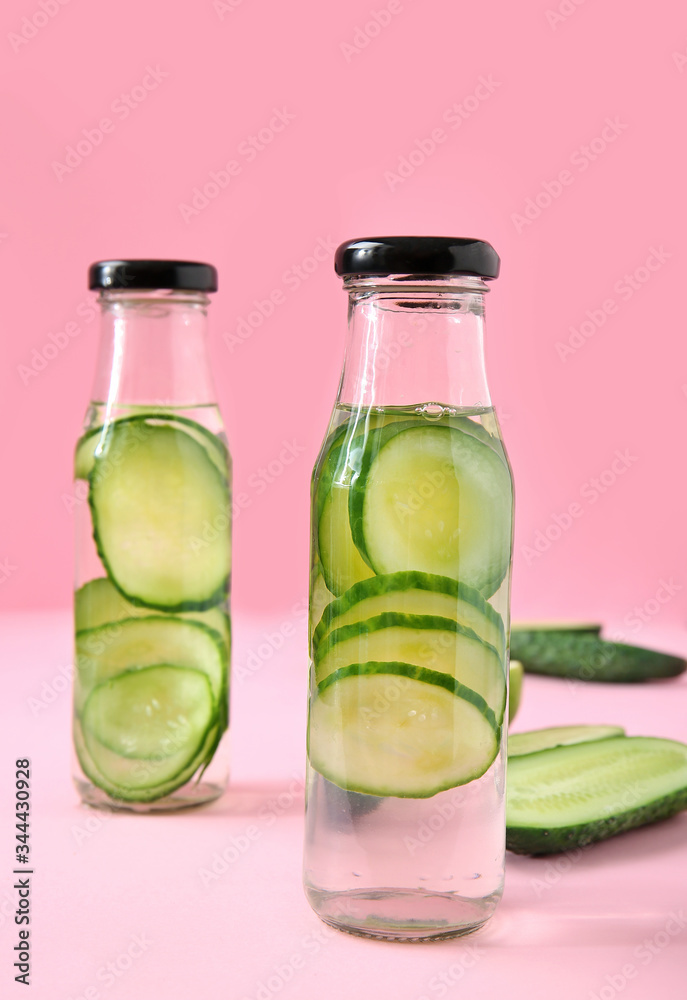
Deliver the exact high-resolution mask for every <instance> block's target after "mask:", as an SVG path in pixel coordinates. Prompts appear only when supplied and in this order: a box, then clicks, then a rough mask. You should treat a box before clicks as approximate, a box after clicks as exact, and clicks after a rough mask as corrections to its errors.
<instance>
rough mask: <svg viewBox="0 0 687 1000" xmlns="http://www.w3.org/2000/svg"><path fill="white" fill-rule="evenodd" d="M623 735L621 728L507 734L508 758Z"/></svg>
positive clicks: (554, 728)
mask: <svg viewBox="0 0 687 1000" xmlns="http://www.w3.org/2000/svg"><path fill="white" fill-rule="evenodd" d="M511 666H512V663H511ZM624 735H625V730H624V729H623V727H622V726H552V727H551V728H549V729H530V730H528V731H527V732H525V733H509V734H508V757H509V758H510V757H522V755H523V754H526V753H538V752H539V751H540V750H551V749H552V748H553V747H564V746H569V745H570V744H572V743H592V742H595V741H596V740H608V739H611V738H612V737H614V736H624Z"/></svg>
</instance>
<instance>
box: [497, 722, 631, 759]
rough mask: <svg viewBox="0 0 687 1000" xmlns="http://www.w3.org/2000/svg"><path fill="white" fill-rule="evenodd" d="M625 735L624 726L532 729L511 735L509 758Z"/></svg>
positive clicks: (509, 739) (509, 737)
mask: <svg viewBox="0 0 687 1000" xmlns="http://www.w3.org/2000/svg"><path fill="white" fill-rule="evenodd" d="M624 735H625V730H624V729H623V727H622V726H552V727H550V728H549V729H530V730H529V731H528V732H525V733H509V735H508V756H509V757H522V756H523V754H526V753H538V752H539V751H540V750H551V749H553V747H563V746H569V745H570V744H573V743H591V742H594V741H595V740H609V739H611V738H612V737H614V736H624Z"/></svg>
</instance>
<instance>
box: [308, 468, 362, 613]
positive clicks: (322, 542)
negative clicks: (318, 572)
mask: <svg viewBox="0 0 687 1000" xmlns="http://www.w3.org/2000/svg"><path fill="white" fill-rule="evenodd" d="M317 539H318V545H319V552H320V561H321V563H322V572H323V574H324V579H325V582H326V585H327V588H328V589H329V590H330V591H331V592H332V594H343V593H345V591H347V590H348V589H349V588H350V587H352V586H353V584H354V583H357V582H358V581H359V580H366V579H368V578H369V577H371V576H373V572H372V570H371V569H370V567H369V566H368V565H367V563H366V562H365V561H364V559H363V558H362V556H361V555H360V553H359V552H358V550H357V549H356V547H355V545H354V544H353V538H352V537H351V529H350V526H349V523H348V488H347V487H342V486H338V485H336V484H334V483H332V485H331V487H330V489H329V493H328V494H327V497H326V499H325V500H324V503H323V505H322V514H321V515H320V520H319V523H318V526H317Z"/></svg>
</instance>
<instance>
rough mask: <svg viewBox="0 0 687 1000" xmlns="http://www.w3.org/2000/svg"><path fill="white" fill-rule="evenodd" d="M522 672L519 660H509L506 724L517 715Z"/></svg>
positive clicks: (520, 694)
mask: <svg viewBox="0 0 687 1000" xmlns="http://www.w3.org/2000/svg"><path fill="white" fill-rule="evenodd" d="M524 672H525V671H524V670H523V667H522V663H520V662H519V660H511V661H510V663H509V665H508V722H509V723H510V722H512V721H513V719H514V718H515V716H516V715H517V714H518V709H519V708H520V701H521V699H522V679H523V674H524Z"/></svg>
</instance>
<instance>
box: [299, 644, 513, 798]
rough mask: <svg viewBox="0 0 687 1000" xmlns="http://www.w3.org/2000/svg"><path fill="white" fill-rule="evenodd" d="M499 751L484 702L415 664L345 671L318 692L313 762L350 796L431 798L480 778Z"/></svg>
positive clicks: (312, 730) (445, 677)
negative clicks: (358, 794) (352, 793)
mask: <svg viewBox="0 0 687 1000" xmlns="http://www.w3.org/2000/svg"><path fill="white" fill-rule="evenodd" d="M498 749H499V727H498V726H497V725H496V722H495V719H494V716H493V713H491V712H490V711H489V710H488V708H487V706H486V704H485V702H484V699H482V698H480V697H479V695H477V694H475V692H473V691H470V690H469V689H468V688H466V687H464V686H463V685H462V684H459V683H458V682H457V681H456V680H455V679H454V678H452V677H449V676H448V675H447V674H440V673H437V672H436V671H433V670H425V669H423V668H422V667H417V666H414V665H413V664H409V663H364V664H354V665H351V666H348V667H344V668H343V669H342V670H338V671H336V672H335V673H333V674H330V675H329V676H328V677H327V678H326V679H325V680H324V681H323V682H322V683H321V684H320V685H319V686H318V689H317V695H316V697H315V699H314V701H313V703H312V706H311V709H310V725H309V734H308V755H309V759H310V763H311V764H312V766H313V767H314V768H315V770H316V771H319V773H320V774H322V775H323V776H324V777H325V778H327V779H328V780H329V781H331V782H333V783H334V784H336V785H338V786H339V787H340V788H344V789H346V790H347V791H352V792H362V793H364V794H366V795H378V796H388V795H392V796H397V797H400V798H429V797H430V796H432V795H436V794H437V792H441V791H443V790H444V789H447V788H454V787H455V786H456V785H463V784H466V783H467V782H468V781H473V780H474V779H475V778H479V777H480V776H481V775H482V774H484V773H485V772H486V771H487V770H488V769H489V767H490V766H491V764H492V763H493V762H494V760H495V758H496V755H497V753H498Z"/></svg>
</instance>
